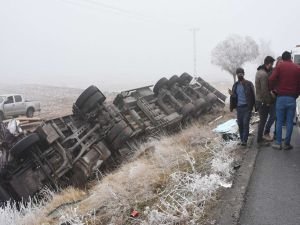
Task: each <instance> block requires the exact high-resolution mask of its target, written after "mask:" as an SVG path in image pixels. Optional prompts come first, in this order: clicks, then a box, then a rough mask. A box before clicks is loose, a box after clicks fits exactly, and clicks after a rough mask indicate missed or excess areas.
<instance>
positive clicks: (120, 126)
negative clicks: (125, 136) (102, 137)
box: [106, 120, 127, 143]
mask: <svg viewBox="0 0 300 225" xmlns="http://www.w3.org/2000/svg"><path fill="white" fill-rule="evenodd" d="M126 127H127V124H126V123H125V121H124V120H121V121H120V122H118V123H117V124H115V125H114V126H113V127H112V128H111V129H110V131H109V132H108V133H107V137H106V139H107V141H108V142H109V143H112V141H113V140H114V139H115V138H116V137H117V136H118V135H119V134H120V133H121V132H122V131H123V130H124V129H125V128H126Z"/></svg>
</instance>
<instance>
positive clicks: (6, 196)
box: [0, 185, 11, 206]
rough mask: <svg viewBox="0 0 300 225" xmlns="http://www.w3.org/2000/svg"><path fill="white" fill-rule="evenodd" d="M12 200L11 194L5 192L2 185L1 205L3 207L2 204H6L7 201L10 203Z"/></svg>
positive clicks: (0, 189)
mask: <svg viewBox="0 0 300 225" xmlns="http://www.w3.org/2000/svg"><path fill="white" fill-rule="evenodd" d="M10 198H11V196H10V194H9V193H8V192H7V191H6V190H5V188H4V187H2V185H0V205H1V206H2V204H1V203H5V202H6V201H9V199H10Z"/></svg>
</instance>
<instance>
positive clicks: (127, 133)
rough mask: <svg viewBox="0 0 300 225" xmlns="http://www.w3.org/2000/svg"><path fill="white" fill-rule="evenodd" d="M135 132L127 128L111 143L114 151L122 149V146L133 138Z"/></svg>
mask: <svg viewBox="0 0 300 225" xmlns="http://www.w3.org/2000/svg"><path fill="white" fill-rule="evenodd" d="M132 133H133V131H132V129H131V128H130V127H126V128H125V129H124V130H123V131H122V132H121V133H120V134H119V135H118V136H117V137H116V138H115V140H114V141H113V142H112V143H111V146H112V148H113V149H114V150H118V149H120V148H121V147H122V145H123V144H124V143H125V142H126V141H128V139H129V138H130V137H131V135H132Z"/></svg>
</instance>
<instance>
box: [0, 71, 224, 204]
mask: <svg viewBox="0 0 300 225" xmlns="http://www.w3.org/2000/svg"><path fill="white" fill-rule="evenodd" d="M151 87H152V86H146V87H140V88H136V89H132V90H127V91H123V92H121V93H120V94H118V95H117V96H116V98H115V99H114V100H113V103H109V102H106V101H105V100H106V97H105V96H104V95H103V93H102V92H101V91H100V90H99V89H98V88H97V87H95V86H90V87H88V88H87V89H86V90H85V91H84V92H83V93H82V94H81V95H80V96H79V97H78V99H77V101H76V102H75V103H74V105H73V114H71V115H67V116H63V117H59V118H54V119H50V120H46V121H44V122H43V123H42V124H41V125H40V126H38V127H37V129H35V130H34V132H27V133H26V134H25V133H22V134H20V135H18V136H17V137H16V136H14V135H12V134H11V133H10V132H9V131H8V130H7V129H6V128H5V126H4V124H1V129H0V130H1V131H0V134H1V136H0V140H1V158H0V160H1V162H0V163H1V170H0V200H1V202H5V201H8V200H9V199H14V200H17V201H18V200H22V199H25V200H26V199H27V198H28V197H29V196H32V195H34V194H35V193H37V192H38V191H39V190H40V189H41V188H42V187H44V186H49V187H53V188H58V187H64V186H67V185H77V186H78V185H82V184H84V183H85V182H86V181H87V180H88V179H89V178H90V177H92V176H93V174H95V172H96V171H99V170H101V169H102V167H103V166H109V165H107V164H109V163H110V162H112V160H111V158H114V157H120V151H124V152H126V150H132V149H135V148H136V146H137V145H138V143H137V141H144V140H146V139H147V138H149V137H152V136H155V135H158V134H159V133H160V132H162V131H164V132H168V131H173V130H176V129H177V128H178V127H180V126H181V124H182V123H185V122H187V121H190V120H191V119H192V118H199V117H200V116H201V115H202V114H203V113H207V112H209V111H210V110H212V109H213V108H214V107H223V106H224V105H225V100H226V96H225V95H223V94H222V93H221V92H219V91H218V90H216V89H215V88H213V87H212V86H211V85H210V84H208V83H207V82H205V81H204V80H203V79H201V78H195V79H194V78H193V77H192V76H190V75H189V74H187V73H183V74H182V75H181V76H176V75H174V76H172V77H171V78H170V79H167V78H162V79H160V80H159V81H158V82H157V83H156V84H155V85H154V87H153V89H152V88H151ZM128 152H130V151H128Z"/></svg>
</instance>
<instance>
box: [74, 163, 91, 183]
mask: <svg viewBox="0 0 300 225" xmlns="http://www.w3.org/2000/svg"><path fill="white" fill-rule="evenodd" d="M72 171H73V174H72V176H71V183H72V185H74V186H75V187H77V188H84V187H85V185H86V183H87V181H88V177H87V176H86V174H85V172H84V171H83V170H82V169H81V168H80V167H79V166H78V165H76V164H75V165H74V167H73V169H72Z"/></svg>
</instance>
